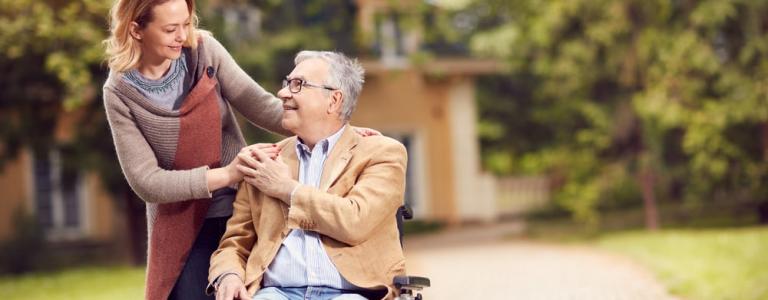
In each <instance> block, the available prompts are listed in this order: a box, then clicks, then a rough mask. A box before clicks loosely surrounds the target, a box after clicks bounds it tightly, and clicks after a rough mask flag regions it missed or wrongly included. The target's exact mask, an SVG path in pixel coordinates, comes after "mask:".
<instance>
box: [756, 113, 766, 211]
mask: <svg viewBox="0 0 768 300" xmlns="http://www.w3.org/2000/svg"><path fill="white" fill-rule="evenodd" d="M762 129H763V130H762V138H761V140H762V146H763V160H764V161H765V162H768V122H763V126H762ZM759 200H760V203H759V204H758V205H757V216H758V220H759V222H760V224H768V199H765V195H764V196H763V199H759Z"/></svg>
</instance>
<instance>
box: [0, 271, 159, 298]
mask: <svg viewBox="0 0 768 300" xmlns="http://www.w3.org/2000/svg"><path fill="white" fill-rule="evenodd" d="M142 297H144V268H143V267H140V268H128V267H113V268H109V267H93V268H80V269H72V270H66V271H61V272H55V273H41V274H30V275H23V276H20V277H0V299H4V300H11V299H48V300H59V299H61V300H63V299H73V300H74V299H78V300H80V299H82V300H86V299H110V300H121V299H126V300H127V299H131V300H134V299H142Z"/></svg>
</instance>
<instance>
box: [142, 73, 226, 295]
mask: <svg viewBox="0 0 768 300" xmlns="http://www.w3.org/2000/svg"><path fill="white" fill-rule="evenodd" d="M213 75H214V69H213V67H208V68H207V69H206V74H205V75H203V76H202V78H201V79H200V80H199V81H198V82H197V84H196V85H195V87H194V88H193V89H192V91H190V93H189V95H187V97H186V98H185V99H184V102H183V104H182V106H181V109H180V113H181V114H180V122H181V125H180V129H179V141H178V145H177V148H176V156H175V158H174V163H173V169H174V170H189V169H193V168H197V167H200V166H205V165H207V166H208V167H210V168H217V167H219V166H220V164H221V113H220V111H219V98H218V94H217V92H216V84H217V82H216V79H214V76H213ZM210 203H211V199H210V198H208V199H195V200H189V201H183V202H176V203H169V204H160V205H159V206H158V213H157V219H156V221H155V223H154V226H153V228H152V232H150V234H149V239H150V245H151V247H150V248H149V254H148V255H149V257H148V258H147V287H146V291H145V292H146V293H145V295H146V299H150V300H155V299H162V300H165V299H168V295H169V294H170V292H171V289H173V286H174V284H175V283H176V280H177V279H178V277H179V274H180V273H181V270H182V269H183V268H184V264H185V262H186V261H187V256H189V252H190V249H191V248H192V244H193V243H194V242H195V238H196V237H197V234H198V232H199V231H200V228H201V227H202V225H203V222H204V221H205V215H206V213H207V212H208V206H209V205H210ZM200 289H201V290H203V289H205V286H201V287H200Z"/></svg>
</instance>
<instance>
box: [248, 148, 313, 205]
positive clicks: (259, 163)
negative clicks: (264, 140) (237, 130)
mask: <svg viewBox="0 0 768 300" xmlns="http://www.w3.org/2000/svg"><path fill="white" fill-rule="evenodd" d="M237 157H238V158H239V159H240V161H241V162H242V163H243V164H241V165H238V166H237V169H238V170H240V172H242V173H243V174H244V175H245V178H244V180H245V182H247V183H249V184H251V185H253V186H254V187H256V188H257V189H259V190H260V191H261V192H262V193H264V194H267V195H269V196H271V197H275V198H278V199H280V200H283V202H285V203H289V202H290V198H291V192H292V191H293V189H294V188H295V187H296V185H298V184H299V183H298V182H296V180H294V179H293V178H291V170H290V168H289V167H288V165H286V164H285V162H283V159H282V158H281V157H280V156H277V158H276V159H274V160H273V159H270V158H269V156H268V155H267V154H266V153H265V152H264V151H261V149H258V148H257V149H251V154H246V153H242V152H241V153H240V154H238V155H237Z"/></svg>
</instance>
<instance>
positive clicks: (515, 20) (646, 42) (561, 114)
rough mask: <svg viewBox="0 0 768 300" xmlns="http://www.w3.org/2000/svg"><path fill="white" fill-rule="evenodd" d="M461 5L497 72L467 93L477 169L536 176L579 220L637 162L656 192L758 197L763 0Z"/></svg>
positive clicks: (762, 184)
mask: <svg viewBox="0 0 768 300" xmlns="http://www.w3.org/2000/svg"><path fill="white" fill-rule="evenodd" d="M464 10H465V11H464V12H463V13H464V14H473V15H475V16H476V17H477V18H478V19H480V20H484V21H479V22H477V24H478V25H477V28H476V29H477V30H476V32H475V34H473V36H472V39H471V47H472V50H473V52H474V53H475V54H476V55H479V56H486V57H493V58H497V59H500V60H503V61H505V62H506V63H507V64H508V65H509V67H510V72H509V74H505V75H503V76H497V77H490V78H484V79H482V80H481V83H480V87H479V88H478V89H479V90H480V93H479V98H480V99H479V101H480V102H479V103H480V115H481V119H482V120H483V121H482V122H481V125H480V126H479V129H480V136H481V139H482V146H483V158H484V163H485V165H486V166H487V168H488V169H490V170H493V171H495V172H497V173H499V174H525V173H547V174H550V176H551V177H553V178H555V179H557V180H556V181H558V184H556V186H555V187H556V188H557V193H556V195H555V198H556V201H557V203H559V204H560V205H562V206H563V207H566V208H567V209H569V210H570V211H572V212H573V214H574V216H575V217H576V218H577V219H580V220H582V221H585V222H587V223H593V222H596V221H598V220H599V214H597V208H598V207H600V203H604V202H610V201H612V200H611V198H612V197H615V195H616V191H615V189H616V187H619V186H621V184H620V182H624V181H626V180H633V179H634V178H637V174H638V173H639V172H640V170H650V172H653V174H656V178H655V182H656V183H657V192H658V195H659V197H660V198H661V199H662V200H664V199H670V198H678V197H682V198H684V199H685V200H688V201H709V200H710V199H713V200H714V198H716V197H717V195H729V194H738V195H743V197H744V198H746V199H747V200H753V201H764V200H766V199H765V195H766V194H768V191H767V190H766V187H767V186H768V162H766V160H765V158H764V155H765V154H764V153H765V151H766V145H762V147H761V145H760V143H759V139H760V134H761V131H760V130H761V126H763V125H764V124H766V123H767V122H768V89H766V88H765V86H768V85H766V84H767V83H768V82H766V80H767V78H768V76H766V75H768V65H766V62H765V57H766V54H768V30H766V27H765V25H764V24H766V22H768V17H766V16H768V2H766V1H747V0H730V1H721V0H710V1H634V0H600V1H593V0H555V1H543V2H542V1H536V0H513V1H494V0H488V1H473V2H472V3H471V4H469V5H468V6H467V7H465V9H464ZM505 153H506V155H505ZM500 157H502V158H503V159H500ZM510 164H511V166H510ZM674 186H677V187H679V190H681V192H677V191H675V190H673V189H672V187H674ZM627 188H629V190H628V191H627V193H633V192H634V193H639V189H636V188H630V187H629V186H627ZM622 193H624V196H623V197H625V198H634V199H638V200H639V199H640V197H639V196H635V197H632V196H631V195H627V194H626V193H625V192H622ZM725 197H729V196H725ZM742 200H743V199H742Z"/></svg>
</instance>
